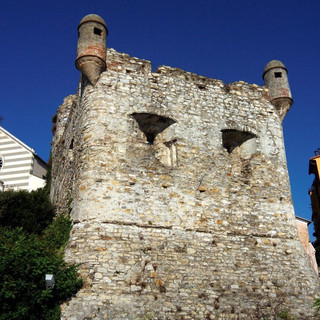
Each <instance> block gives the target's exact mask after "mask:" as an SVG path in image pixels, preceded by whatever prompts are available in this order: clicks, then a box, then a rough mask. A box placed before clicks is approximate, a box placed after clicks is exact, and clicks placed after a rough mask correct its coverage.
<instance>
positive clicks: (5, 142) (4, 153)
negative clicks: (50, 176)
mask: <svg viewBox="0 0 320 320" xmlns="http://www.w3.org/2000/svg"><path fill="white" fill-rule="evenodd" d="M46 173H47V164H46V162H45V161H43V160H42V159H41V158H40V157H39V156H37V155H36V154H35V151H34V150H33V149H31V148H30V147H28V146H27V145H26V144H24V143H23V142H22V141H20V140H19V139H18V138H16V137H15V136H13V135H12V134H11V133H9V132H8V131H7V130H5V129H4V128H2V127H1V126H0V190H1V189H2V190H9V189H14V190H18V189H25V190H29V191H31V190H35V189H38V188H41V187H43V186H44V184H45V179H44V178H45V175H46Z"/></svg>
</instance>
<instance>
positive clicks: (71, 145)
mask: <svg viewBox="0 0 320 320" xmlns="http://www.w3.org/2000/svg"><path fill="white" fill-rule="evenodd" d="M73 142H74V140H73V139H72V140H71V143H70V146H69V149H70V150H72V149H73Z"/></svg>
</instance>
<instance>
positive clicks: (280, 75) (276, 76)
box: [274, 72, 282, 78]
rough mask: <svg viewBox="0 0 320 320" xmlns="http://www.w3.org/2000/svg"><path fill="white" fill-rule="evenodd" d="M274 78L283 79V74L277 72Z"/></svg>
mask: <svg viewBox="0 0 320 320" xmlns="http://www.w3.org/2000/svg"><path fill="white" fill-rule="evenodd" d="M274 77H275V78H282V72H275V73H274Z"/></svg>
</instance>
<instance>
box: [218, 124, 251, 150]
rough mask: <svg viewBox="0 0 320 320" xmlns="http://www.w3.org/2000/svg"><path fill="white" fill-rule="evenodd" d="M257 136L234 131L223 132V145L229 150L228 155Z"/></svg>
mask: <svg viewBox="0 0 320 320" xmlns="http://www.w3.org/2000/svg"><path fill="white" fill-rule="evenodd" d="M255 137H256V136H255V135H254V134H253V133H250V132H246V131H239V130H234V129H226V130H222V145H223V147H224V148H225V149H227V151H228V153H232V151H233V150H234V149H235V148H237V147H240V146H241V145H242V144H243V143H244V142H246V141H248V140H251V139H254V138H255Z"/></svg>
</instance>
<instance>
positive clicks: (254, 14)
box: [0, 0, 320, 219]
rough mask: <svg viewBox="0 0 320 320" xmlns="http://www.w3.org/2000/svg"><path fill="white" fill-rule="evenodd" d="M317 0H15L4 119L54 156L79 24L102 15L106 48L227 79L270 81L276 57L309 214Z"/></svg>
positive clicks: (1, 49) (301, 204) (2, 84)
mask: <svg viewBox="0 0 320 320" xmlns="http://www.w3.org/2000/svg"><path fill="white" fill-rule="evenodd" d="M319 12H320V1H318V0H308V1H302V0H301V1H298V0H290V1H287V0H286V1H284V0H277V1H275V0H269V1H260V0H250V1H249V0H219V1H218V0H217V1H215V0H210V1H209V0H171V1H169V0H109V1H106V0H99V1H98V0H77V1H75V0H65V1H59V0H55V1H52V0H46V1H43V0H42V1H38V0H36V1H32V0H29V1H23V0H20V1H18V0H10V1H3V2H2V3H1V11H0V41H1V42H0V59H1V71H2V72H1V77H0V115H2V116H3V117H4V121H3V122H2V126H3V127H4V128H5V129H7V130H8V131H10V132H11V133H12V134H13V135H15V136H16V137H18V138H19V139H20V140H22V141H23V142H25V143H26V144H27V145H29V146H30V147H32V148H34V149H35V150H36V152H37V153H38V155H40V156H41V157H42V158H43V159H44V160H47V159H48V157H49V152H50V141H51V126H52V124H51V117H52V115H53V114H55V112H56V109H57V108H58V106H59V105H60V104H61V103H62V101H63V98H64V97H65V96H67V95H69V94H72V93H75V92H76V88H77V83H78V79H79V72H78V71H77V70H76V68H75V67H74V60H75V56H76V45H77V26H78V23H79V21H80V20H81V18H82V17H83V16H85V15H86V14H89V13H96V14H99V15H100V16H102V17H103V18H104V19H105V21H106V23H107V25H108V29H109V36H108V40H107V43H108V47H111V48H114V49H116V50H118V51H122V52H126V53H129V54H130V55H132V56H136V57H139V58H143V59H147V60H151V62H152V65H153V69H156V68H157V66H159V65H169V66H173V67H179V68H181V69H183V70H186V71H190V72H194V73H197V74H201V75H204V76H207V77H211V78H215V79H221V80H223V81H224V82H225V83H229V82H234V81H238V80H243V81H246V82H248V83H256V84H259V85H263V80H262V71H263V68H264V66H265V65H266V64H267V63H268V62H269V61H270V60H273V59H279V60H281V61H282V62H283V63H284V64H285V65H286V67H287V69H288V71H289V82H290V86H291V91H292V95H293V99H294V104H293V106H292V108H291V110H290V111H289V113H288V115H287V117H286V118H285V120H284V123H283V127H284V137H285V144H286V152H287V160H288V167H289V174H290V180H291V185H292V194H293V201H294V205H295V208H296V214H297V215H299V216H302V217H304V218H307V219H310V218H311V210H310V200H309V196H308V194H307V191H308V188H309V187H310V185H311V183H312V180H313V177H312V176H308V161H309V158H310V157H311V156H312V155H313V151H314V150H315V149H317V148H318V147H320V139H319V135H320V133H319V128H318V122H319V118H320V117H319V115H320V108H319V101H318V100H319V98H318V95H319V85H320V77H319V70H320V68H319V59H320V54H319V52H320V41H319V39H320V23H319Z"/></svg>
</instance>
